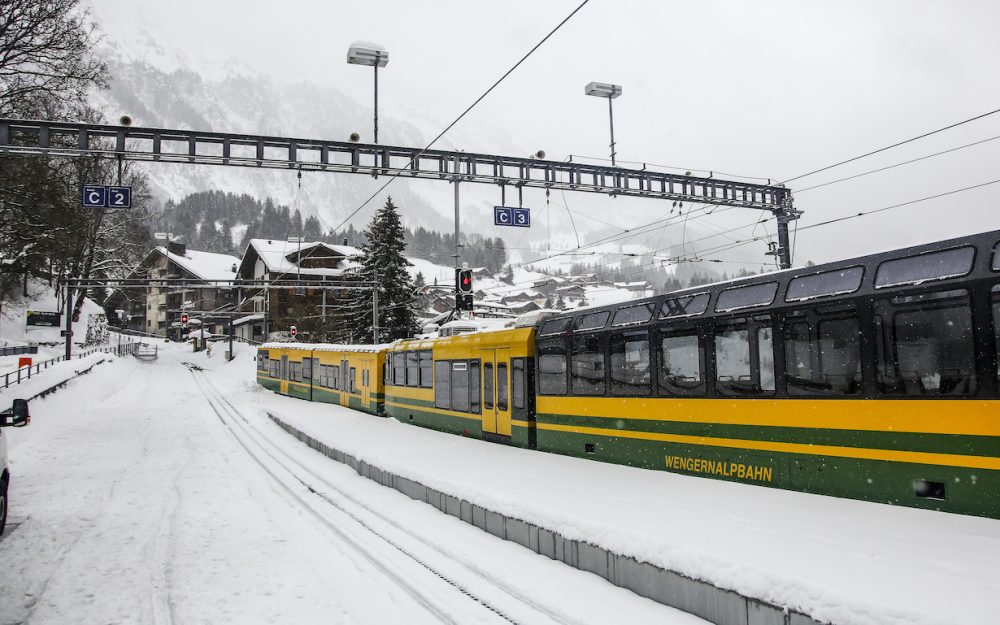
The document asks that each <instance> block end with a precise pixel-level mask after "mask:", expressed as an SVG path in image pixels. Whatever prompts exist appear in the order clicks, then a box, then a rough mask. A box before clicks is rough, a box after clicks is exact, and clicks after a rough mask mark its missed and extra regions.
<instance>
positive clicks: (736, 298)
mask: <svg viewBox="0 0 1000 625" xmlns="http://www.w3.org/2000/svg"><path fill="white" fill-rule="evenodd" d="M777 292H778V283H777V282H765V283H764V284H751V285H750V286H741V287H737V288H735V289H727V290H725V291H723V292H722V293H719V299H718V300H716V302H715V312H729V311H731V310H740V309H741V308H752V307H754V306H767V305H768V304H770V303H771V302H773V301H774V296H775V294H776V293H777Z"/></svg>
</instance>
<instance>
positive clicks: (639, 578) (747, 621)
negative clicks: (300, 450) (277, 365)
mask: <svg viewBox="0 0 1000 625" xmlns="http://www.w3.org/2000/svg"><path fill="white" fill-rule="evenodd" d="M267 416H268V417H270V419H271V420H272V421H274V422H275V423H276V424H277V425H278V426H279V427H280V428H282V429H283V430H285V431H286V432H288V433H289V434H291V435H292V436H294V437H295V438H297V439H299V440H300V441H302V442H303V443H304V444H306V445H308V446H309V447H311V448H313V449H315V450H317V451H319V452H320V453H322V454H323V455H325V456H327V457H328V458H331V459H332V460H335V461H337V462H340V463H342V464H346V465H348V466H350V467H351V468H352V469H354V470H355V471H357V473H358V474H359V475H361V476H362V477H366V478H368V479H371V480H373V481H375V482H378V483H379V484H381V485H382V486H388V487H389V488H394V489H395V490H397V491H399V492H400V493H402V494H404V495H406V496H408V497H410V498H412V499H417V500H420V501H423V502H425V503H427V504H429V505H431V506H433V507H435V508H437V509H438V510H439V511H441V512H443V513H445V514H449V515H451V516H453V517H455V518H457V519H459V520H461V521H464V522H465V523H469V524H470V525H475V526H476V527H478V528H480V529H481V530H483V531H485V532H489V533H490V534H493V535H494V536H497V537H498V538H502V539H504V540H508V541H511V542H515V543H517V544H519V545H521V546H523V547H525V548H527V549H530V550H531V551H534V552H535V553H538V554H540V555H543V556H546V557H547V558H551V559H553V560H560V561H562V562H563V563H565V564H567V565H569V566H571V567H573V568H575V569H578V570H581V571H587V572H589V573H593V574H594V575H598V576H599V577H602V578H604V579H606V580H608V581H609V582H611V583H612V584H614V585H615V586H618V587H620V588H625V589H628V590H631V591H632V592H634V593H636V594H637V595H640V596H642V597H646V598H648V599H652V600H653V601H656V602H658V603H662V604H664V605H667V606H670V607H672V608H676V609H678V610H681V611H684V612H688V613H690V614H693V615H695V616H698V617H700V618H702V619H705V620H706V621H708V622H710V623H715V624H716V625H835V624H826V623H824V622H821V621H817V620H815V619H813V618H811V617H810V616H808V615H805V614H802V613H800V612H795V611H792V610H790V609H788V608H785V607H782V606H777V605H773V604H770V603H767V602H765V601H761V600H759V599H756V598H754V597H748V596H744V595H741V594H739V593H736V592H734V591H732V590H728V589H725V588H719V587H718V586H715V585H713V584H711V583H709V582H706V581H702V580H697V579H692V578H690V577H687V576H685V575H682V574H681V573H678V572H676V571H671V570H668V569H664V568H661V567H658V566H654V565H652V564H649V563H646V562H641V561H639V560H637V559H635V558H633V557H631V556H625V555H620V554H616V553H612V552H610V551H608V550H606V549H604V548H603V547H601V546H599V545H593V544H590V543H586V542H580V541H577V540H570V539H567V538H565V537H564V536H562V535H560V534H558V533H557V532H554V531H552V530H549V529H546V528H543V527H538V526H536V525H534V524H532V523H529V522H527V521H524V520H522V519H516V518H512V517H507V516H504V515H502V514H500V513H498V512H494V511H492V510H487V509H484V508H482V507H480V506H478V505H475V504H472V503H470V502H468V501H465V500H462V499H459V498H458V497H456V496H453V495H450V494H448V493H444V492H439V491H437V490H434V489H432V488H430V487H428V486H426V485H424V484H421V483H419V482H416V481H413V480H411V479H409V478H404V477H402V476H399V475H395V474H392V473H390V472H388V471H385V470H384V469H381V468H378V467H376V466H374V465H372V464H370V463H368V462H366V461H362V462H359V461H358V460H357V459H355V458H354V457H353V456H351V455H349V454H347V453H345V452H342V451H339V450H337V449H334V448H331V447H329V446H328V445H326V444H324V443H321V442H319V441H318V440H316V439H314V438H313V437H311V436H309V435H308V434H306V433H305V432H303V431H301V430H299V429H298V428H296V427H294V426H292V425H290V424H288V423H286V422H285V421H283V420H282V419H281V418H280V417H277V416H276V415H274V414H272V413H270V412H268V413H267Z"/></svg>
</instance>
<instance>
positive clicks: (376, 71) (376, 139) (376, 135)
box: [375, 53, 379, 165]
mask: <svg viewBox="0 0 1000 625" xmlns="http://www.w3.org/2000/svg"><path fill="white" fill-rule="evenodd" d="M378 61H379V54H378V53H376V54H375V144H376V145H378ZM375 160H376V163H375V164H376V165H378V157H375Z"/></svg>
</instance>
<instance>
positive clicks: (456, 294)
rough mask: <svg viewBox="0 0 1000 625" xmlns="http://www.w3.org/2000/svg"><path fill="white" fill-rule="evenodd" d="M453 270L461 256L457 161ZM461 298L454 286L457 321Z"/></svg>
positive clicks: (458, 264)
mask: <svg viewBox="0 0 1000 625" xmlns="http://www.w3.org/2000/svg"><path fill="white" fill-rule="evenodd" d="M455 174H456V175H455V269H458V268H459V267H461V266H462V263H461V261H460V258H461V254H459V251H458V236H459V232H460V230H459V214H458V161H457V160H456V161H455ZM459 297H461V296H460V294H459V292H458V284H457V283H456V284H455V318H456V319H459V318H461V316H462V313H461V312H460V311H459V310H458V298H459Z"/></svg>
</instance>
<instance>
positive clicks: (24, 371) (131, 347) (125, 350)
mask: <svg viewBox="0 0 1000 625" xmlns="http://www.w3.org/2000/svg"><path fill="white" fill-rule="evenodd" d="M138 345H139V343H136V342H129V343H124V344H122V345H121V347H95V348H94V349H89V350H87V351H85V352H82V353H79V354H73V359H80V358H83V357H84V356H89V355H90V354H95V353H104V354H117V355H118V356H124V355H126V354H132V353H134V352H135V349H136V346H138ZM64 360H66V357H65V356H57V357H56V358H50V359H48V360H46V361H44V362H39V363H36V364H33V365H31V366H28V367H21V368H19V369H18V370H17V371H11V372H10V373H5V374H3V385H2V386H0V390H2V389H5V388H7V387H9V386H12V385H14V384H20V383H21V382H22V381H25V380H30V379H31V377H32V371H34V375H38V374H39V373H41V372H42V370H43V369H48V368H49V367H50V366H52V365H55V364H56V363H59V362H62V361H64Z"/></svg>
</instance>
